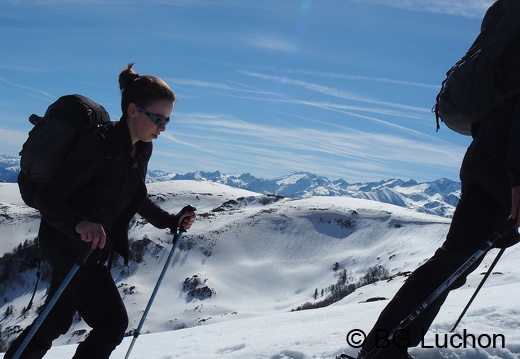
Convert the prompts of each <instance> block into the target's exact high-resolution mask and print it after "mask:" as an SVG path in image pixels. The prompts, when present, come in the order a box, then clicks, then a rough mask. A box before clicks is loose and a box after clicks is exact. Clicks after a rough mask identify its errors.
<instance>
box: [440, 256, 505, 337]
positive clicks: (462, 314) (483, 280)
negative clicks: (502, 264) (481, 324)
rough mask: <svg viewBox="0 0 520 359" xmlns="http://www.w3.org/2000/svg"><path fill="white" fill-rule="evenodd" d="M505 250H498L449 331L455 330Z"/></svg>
mask: <svg viewBox="0 0 520 359" xmlns="http://www.w3.org/2000/svg"><path fill="white" fill-rule="evenodd" d="M505 251H506V249H505V248H502V249H500V252H498V254H497V256H496V258H495V260H494V261H493V263H492V264H491V266H490V267H489V269H488V271H487V272H486V275H485V276H484V278H482V281H481V282H480V284H479V285H478V287H477V289H475V293H473V295H472V296H471V299H470V300H469V302H468V304H466V307H465V308H464V310H463V311H462V313H460V316H459V318H458V319H457V321H456V322H455V324H453V327H452V328H451V329H450V333H453V332H454V331H455V328H457V325H459V323H460V321H461V320H462V317H463V316H464V314H466V311H467V310H468V308H469V306H470V305H471V303H473V300H474V299H475V297H476V296H477V294H478V292H479V291H480V289H481V288H482V286H483V285H484V282H485V281H486V280H487V279H488V277H489V275H490V274H491V272H492V271H493V268H495V265H496V264H497V262H498V260H499V259H500V257H502V254H504V252H505Z"/></svg>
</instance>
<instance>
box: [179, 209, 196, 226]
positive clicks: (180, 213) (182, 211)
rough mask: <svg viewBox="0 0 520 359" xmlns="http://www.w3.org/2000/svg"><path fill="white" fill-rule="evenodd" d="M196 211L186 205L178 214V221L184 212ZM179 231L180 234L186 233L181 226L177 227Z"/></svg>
mask: <svg viewBox="0 0 520 359" xmlns="http://www.w3.org/2000/svg"><path fill="white" fill-rule="evenodd" d="M196 210H197V208H195V207H193V206H192V205H189V204H188V205H187V206H184V207H183V208H182V209H181V211H180V212H179V219H180V216H181V215H183V214H184V213H186V212H195V211H196ZM179 224H182V223H179ZM179 231H180V232H186V230H185V229H184V228H183V227H182V226H179Z"/></svg>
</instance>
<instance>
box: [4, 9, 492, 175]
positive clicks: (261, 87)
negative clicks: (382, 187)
mask: <svg viewBox="0 0 520 359" xmlns="http://www.w3.org/2000/svg"><path fill="white" fill-rule="evenodd" d="M492 3H493V1H492V0H487V1H483V0H482V1H477V0H464V1H463V0H321V1H317V0H314V1H313V0H298V1H296V0H294V1H293V0H263V1H252V0H251V1H250V0H221V1H219V0H148V1H142V0H141V1H131V0H130V1H124V0H107V1H104V0H68V1H67V0H32V1H31V0H13V1H10V0H7V1H3V2H2V4H1V5H0V52H1V56H0V139H1V141H0V154H8V155H17V153H18V152H19V150H20V148H21V145H22V144H23V142H24V141H25V139H26V137H27V132H28V131H29V130H30V129H31V125H30V124H29V122H28V121H27V118H28V116H29V115H30V114H31V113H37V114H40V115H43V113H44V112H45V109H46V108H47V106H48V105H49V104H50V103H52V102H53V101H54V100H55V99H56V98H58V97H59V96H61V95H65V94H69V93H81V94H84V95H86V96H89V97H91V98H92V99H94V100H96V101H97V102H99V103H101V104H102V105H104V106H105V107H106V109H107V110H108V111H109V113H110V115H111V117H112V119H113V120H117V119H118V118H119V116H120V114H121V110H120V102H119V101H120V94H119V91H118V87H117V76H118V74H119V72H120V71H121V70H122V69H123V67H124V66H125V65H126V64H127V63H129V62H134V63H135V66H134V68H135V70H136V71H137V72H138V73H140V74H153V75H157V76H159V77H161V78H163V79H164V80H165V81H166V82H167V83H168V84H169V85H170V86H171V87H172V89H173V90H174V92H175V94H176V96H177V98H178V103H177V105H176V108H175V110H174V113H173V116H172V118H173V121H172V122H171V123H170V124H169V125H168V128H167V131H166V132H165V133H163V134H162V135H161V136H160V138H159V139H158V140H156V141H155V147H154V148H155V149H154V156H153V158H152V160H151V163H150V169H160V170H164V171H168V172H176V173H186V172H193V171H216V170H219V171H221V172H223V173H230V174H242V173H246V172H247V173H251V174H252V175H254V176H256V177H261V178H274V177H277V176H281V175H284V174H287V173H290V172H293V171H308V172H312V173H315V174H318V175H321V176H325V177H328V178H329V179H337V178H342V179H344V180H346V181H348V182H351V183H353V182H358V181H378V180H382V179H390V178H401V179H404V180H407V179H416V180H418V181H431V180H435V179H438V178H441V177H447V178H450V179H453V180H458V170H459V165H460V162H461V159H462V156H463V154H464V152H465V149H466V147H467V145H468V144H469V142H470V138H469V137H465V136H462V135H458V134H456V133H454V132H452V131H450V130H449V129H447V128H446V127H442V128H441V130H440V131H439V132H436V131H435V118H434V115H433V114H432V113H431V112H430V110H431V108H432V106H433V104H434V101H435V96H436V94H437V92H438V90H439V86H440V83H441V81H442V80H443V79H444V76H445V73H446V71H447V70H448V69H449V67H450V66H451V65H452V64H453V63H454V62H455V61H456V60H458V58H460V56H462V54H463V53H464V52H465V51H466V49H467V47H468V46H469V45H470V43H471V42H472V40H473V39H474V37H475V36H476V35H477V33H478V31H479V28H480V22H481V19H482V16H483V14H484V13H485V11H486V9H487V8H488V7H489V6H490V5H491V4H492Z"/></svg>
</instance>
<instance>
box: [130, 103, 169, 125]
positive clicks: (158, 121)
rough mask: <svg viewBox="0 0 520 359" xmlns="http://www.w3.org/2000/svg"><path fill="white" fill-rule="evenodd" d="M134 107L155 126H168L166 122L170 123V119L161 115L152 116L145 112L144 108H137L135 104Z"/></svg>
mask: <svg viewBox="0 0 520 359" xmlns="http://www.w3.org/2000/svg"><path fill="white" fill-rule="evenodd" d="M135 107H137V110H138V111H139V112H142V113H144V114H145V115H146V116H148V118H149V119H150V121H152V122H153V123H154V124H156V125H157V126H163V125H164V126H166V125H167V124H168V122H170V118H169V117H164V116H162V115H156V114H153V113H151V112H150V111H147V110H145V109H144V108H142V107H141V106H139V105H137V104H135Z"/></svg>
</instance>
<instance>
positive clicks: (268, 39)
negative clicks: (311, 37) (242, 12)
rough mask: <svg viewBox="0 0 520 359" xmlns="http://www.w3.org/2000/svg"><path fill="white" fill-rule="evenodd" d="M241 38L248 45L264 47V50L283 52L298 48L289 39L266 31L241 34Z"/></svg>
mask: <svg viewBox="0 0 520 359" xmlns="http://www.w3.org/2000/svg"><path fill="white" fill-rule="evenodd" d="M241 38H242V40H243V41H244V42H245V43H246V44H248V45H249V46H253V47H257V48H261V49H266V50H274V51H285V52H294V51H296V50H298V46H297V44H296V43H294V42H293V41H291V40H288V39H284V38H282V37H280V36H277V35H274V34H268V33H260V32H258V33H252V34H248V35H243V36H242V37H241Z"/></svg>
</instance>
